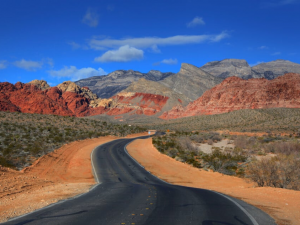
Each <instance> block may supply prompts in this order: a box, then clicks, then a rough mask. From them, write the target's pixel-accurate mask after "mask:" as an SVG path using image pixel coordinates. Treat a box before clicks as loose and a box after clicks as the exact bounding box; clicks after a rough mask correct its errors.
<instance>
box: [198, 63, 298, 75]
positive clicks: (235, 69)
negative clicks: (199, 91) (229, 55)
mask: <svg viewBox="0 0 300 225" xmlns="http://www.w3.org/2000/svg"><path fill="white" fill-rule="evenodd" d="M200 69H202V70H204V71H206V72H207V73H210V74H211V75H213V76H215V77H219V78H222V79H225V78H227V77H231V76H237V77H241V78H243V79H251V78H266V79H268V80H272V79H274V78H276V77H278V76H282V75H284V74H286V73H300V64H297V63H293V62H290V61H288V60H280V59H279V60H275V61H271V62H267V63H260V64H258V65H256V66H253V67H250V66H249V64H248V63H247V62H246V60H241V59H224V60H221V61H213V62H208V63H206V64H205V65H204V66H202V67H200Z"/></svg>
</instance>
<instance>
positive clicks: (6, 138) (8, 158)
mask: <svg viewBox="0 0 300 225" xmlns="http://www.w3.org/2000/svg"><path fill="white" fill-rule="evenodd" d="M142 131H145V129H144V128H141V127H138V126H128V125H126V124H122V125H120V124H112V123H109V122H107V121H99V120H92V119H85V118H75V117H69V116H65V117H64V116H55V115H40V114H25V113H17V112H15V113H11V112H0V165H2V166H6V167H12V168H16V169H19V170H20V169H22V168H24V167H26V166H29V165H30V164H31V163H32V162H33V161H34V160H36V159H37V158H39V157H41V156H42V155H44V154H47V153H49V152H51V151H53V150H54V149H57V148H59V147H60V146H62V145H63V144H65V143H68V142H72V141H75V140H82V139H86V138H96V137H100V136H106V135H115V136H120V137H122V136H126V135H128V134H132V133H139V132H142Z"/></svg>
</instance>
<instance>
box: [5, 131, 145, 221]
mask: <svg viewBox="0 0 300 225" xmlns="http://www.w3.org/2000/svg"><path fill="white" fill-rule="evenodd" d="M147 134H148V133H140V134H133V135H128V136H126V138H132V137H137V136H143V135H147ZM116 139H118V138H117V137H115V136H106V137H100V138H94V139H87V140H82V141H75V142H72V143H69V144H65V145H64V146H62V147H61V148H59V149H57V150H55V151H54V152H52V153H50V154H47V155H45V156H43V157H41V158H39V159H38V160H37V161H36V162H35V163H34V164H33V165H32V166H30V167H27V168H25V169H23V170H22V171H20V172H19V171H15V170H12V169H8V168H4V167H0V222H4V221H7V220H8V219H10V218H13V217H17V216H20V215H23V214H26V213H29V212H32V211H35V210H37V209H40V208H42V207H45V206H48V205H50V204H53V203H55V202H58V201H60V200H63V199H67V198H71V197H74V196H76V195H79V194H82V193H85V192H88V191H89V190H90V188H92V187H93V186H94V185H95V184H96V182H95V179H94V176H93V173H92V166H91V152H92V151H93V149H94V148H95V147H97V146H99V145H101V144H104V143H106V142H109V141H113V140H116Z"/></svg>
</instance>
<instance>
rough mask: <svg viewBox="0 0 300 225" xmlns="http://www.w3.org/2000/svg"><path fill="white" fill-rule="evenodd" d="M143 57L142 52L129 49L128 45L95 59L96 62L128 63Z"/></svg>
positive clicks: (132, 48)
mask: <svg viewBox="0 0 300 225" xmlns="http://www.w3.org/2000/svg"><path fill="white" fill-rule="evenodd" d="M143 57H144V52H143V50H140V49H136V48H134V47H130V46H129V45H124V46H121V47H120V48H119V49H117V50H110V51H107V52H105V53H104V54H103V55H102V56H99V57H97V58H95V61H96V62H128V61H132V60H139V59H142V58H143Z"/></svg>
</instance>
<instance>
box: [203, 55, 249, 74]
mask: <svg viewBox="0 0 300 225" xmlns="http://www.w3.org/2000/svg"><path fill="white" fill-rule="evenodd" d="M200 69H202V70H204V71H206V72H207V73H210V74H211V75H213V76H215V77H220V78H223V79H224V78H227V77H231V76H237V77H248V76H249V75H251V67H250V66H249V64H248V63H247V61H246V60H244V59H224V60H221V61H213V62H209V63H206V64H205V65H204V66H202V67H200Z"/></svg>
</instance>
